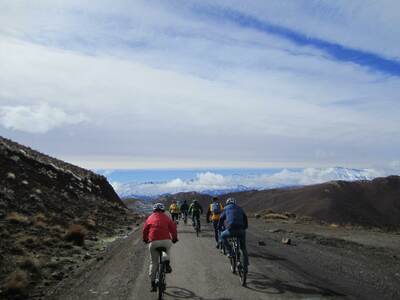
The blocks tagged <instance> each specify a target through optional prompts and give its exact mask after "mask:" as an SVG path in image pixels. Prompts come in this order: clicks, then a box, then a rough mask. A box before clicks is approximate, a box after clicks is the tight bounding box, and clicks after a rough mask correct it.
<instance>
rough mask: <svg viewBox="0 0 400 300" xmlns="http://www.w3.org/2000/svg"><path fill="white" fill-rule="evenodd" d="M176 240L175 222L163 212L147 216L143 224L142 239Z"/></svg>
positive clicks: (150, 240)
mask: <svg viewBox="0 0 400 300" xmlns="http://www.w3.org/2000/svg"><path fill="white" fill-rule="evenodd" d="M171 238H172V240H177V239H178V233H177V232H176V224H175V223H174V222H172V220H171V219H170V217H168V216H167V215H166V214H165V213H163V212H155V213H152V214H151V215H150V217H148V218H147V220H146V222H145V223H144V226H143V240H144V241H149V242H152V241H159V240H170V239H171Z"/></svg>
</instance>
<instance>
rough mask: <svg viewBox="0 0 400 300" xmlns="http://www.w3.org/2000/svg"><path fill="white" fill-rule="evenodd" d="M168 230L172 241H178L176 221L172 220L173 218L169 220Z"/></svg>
mask: <svg viewBox="0 0 400 300" xmlns="http://www.w3.org/2000/svg"><path fill="white" fill-rule="evenodd" d="M168 230H169V233H170V234H171V238H172V242H177V241H178V232H177V230H176V224H175V222H172V220H171V219H169V220H168Z"/></svg>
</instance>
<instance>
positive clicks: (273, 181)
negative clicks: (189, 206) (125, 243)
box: [112, 168, 386, 197]
mask: <svg viewBox="0 0 400 300" xmlns="http://www.w3.org/2000/svg"><path fill="white" fill-rule="evenodd" d="M384 175H386V173H385V172H384V171H378V170H373V169H364V170H356V169H346V168H306V169H303V170H298V171H293V170H288V169H283V170H281V171H279V172H276V173H274V174H257V175H251V174H249V175H228V176H223V175H221V174H218V173H213V172H203V173H199V174H197V175H196V177H195V178H194V179H192V180H182V179H180V178H176V179H173V180H170V181H167V182H148V183H128V184H121V183H118V182H113V183H112V185H113V187H114V189H115V190H116V191H117V193H118V194H119V195H120V196H121V197H127V196H132V195H136V196H157V195H161V194H175V193H179V192H192V191H195V192H203V193H204V192H205V193H226V192H231V191H241V190H252V189H255V190H262V189H270V188H278V187H287V186H302V185H310V184H317V183H322V182H327V181H331V180H346V181H354V180H370V179H373V178H376V177H379V176H384Z"/></svg>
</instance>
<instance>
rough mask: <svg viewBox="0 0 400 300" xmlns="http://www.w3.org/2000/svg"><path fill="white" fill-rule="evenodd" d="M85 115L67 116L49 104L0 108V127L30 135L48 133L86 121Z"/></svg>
mask: <svg viewBox="0 0 400 300" xmlns="http://www.w3.org/2000/svg"><path fill="white" fill-rule="evenodd" d="M86 120H87V118H86V117H85V116H84V115H83V114H67V113H65V112H64V111H63V110H61V109H59V108H56V107H50V106H49V105H48V104H40V105H38V106H24V105H17V106H0V125H2V126H4V127H5V128H9V129H13V130H19V131H23V132H28V133H46V132H48V131H50V130H52V129H54V128H57V127H61V126H63V125H71V124H79V123H81V122H84V121H86Z"/></svg>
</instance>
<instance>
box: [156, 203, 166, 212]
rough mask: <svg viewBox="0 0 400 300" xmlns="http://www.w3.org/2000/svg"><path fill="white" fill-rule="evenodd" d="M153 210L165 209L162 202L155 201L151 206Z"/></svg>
mask: <svg viewBox="0 0 400 300" xmlns="http://www.w3.org/2000/svg"><path fill="white" fill-rule="evenodd" d="M153 211H165V206H164V204H162V203H156V204H154V206H153Z"/></svg>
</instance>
